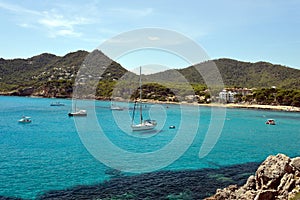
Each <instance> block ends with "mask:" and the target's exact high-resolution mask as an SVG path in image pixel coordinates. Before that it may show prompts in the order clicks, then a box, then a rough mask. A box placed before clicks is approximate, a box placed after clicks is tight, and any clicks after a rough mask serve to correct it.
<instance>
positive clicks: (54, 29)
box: [0, 2, 92, 37]
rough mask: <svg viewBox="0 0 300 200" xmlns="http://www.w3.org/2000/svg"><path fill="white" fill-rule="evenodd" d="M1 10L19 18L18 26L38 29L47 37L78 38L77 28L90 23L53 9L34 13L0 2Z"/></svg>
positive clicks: (33, 11)
mask: <svg viewBox="0 0 300 200" xmlns="http://www.w3.org/2000/svg"><path fill="white" fill-rule="evenodd" d="M1 8H2V9H5V10H8V11H10V12H13V13H14V14H16V15H17V16H19V17H18V18H17V20H18V22H17V23H16V24H17V25H18V26H20V27H22V28H34V29H40V30H42V31H45V32H46V33H47V36H49V37H57V36H64V37H67V36H71V37H80V36H81V35H82V33H81V32H79V31H77V28H79V27H80V26H82V25H86V24H90V23H92V21H91V20H89V19H87V18H85V17H82V16H80V15H76V14H75V15H74V14H73V13H61V12H59V11H57V10H55V9H51V10H48V11H36V10H30V9H26V8H24V7H21V6H19V5H14V4H8V3H3V2H0V9H1ZM19 21H20V22H19Z"/></svg>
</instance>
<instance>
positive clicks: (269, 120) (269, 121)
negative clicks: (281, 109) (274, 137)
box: [266, 119, 276, 125]
mask: <svg viewBox="0 0 300 200" xmlns="http://www.w3.org/2000/svg"><path fill="white" fill-rule="evenodd" d="M266 124H269V125H275V124H276V123H275V120H274V119H268V120H267V121H266Z"/></svg>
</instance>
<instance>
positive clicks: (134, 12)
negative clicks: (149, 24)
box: [110, 8, 153, 18]
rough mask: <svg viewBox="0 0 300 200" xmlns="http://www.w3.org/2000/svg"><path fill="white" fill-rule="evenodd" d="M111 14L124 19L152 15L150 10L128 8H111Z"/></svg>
mask: <svg viewBox="0 0 300 200" xmlns="http://www.w3.org/2000/svg"><path fill="white" fill-rule="evenodd" d="M110 11H111V12H113V13H116V14H118V15H119V16H126V17H135V18H139V17H145V16H148V15H150V14H152V13H153V9H152V8H145V9H129V8H113V9H110Z"/></svg>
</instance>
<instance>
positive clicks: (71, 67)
mask: <svg viewBox="0 0 300 200" xmlns="http://www.w3.org/2000/svg"><path fill="white" fill-rule="evenodd" d="M212 65H216V66H217V67H218V69H219V72H220V74H221V76H222V79H223V82H224V85H225V87H247V88H258V89H259V88H270V87H271V86H276V87H277V88H281V89H295V90H299V89H300V70H298V69H293V68H289V67H285V66H281V65H273V64H271V63H266V62H257V63H250V62H241V61H237V60H232V59H218V60H213V61H207V62H204V63H199V64H197V65H195V66H191V67H187V68H184V69H178V70H167V71H164V72H159V73H156V74H151V75H143V77H142V78H143V83H144V86H143V90H145V97H150V98H153V99H159V100H166V99H167V98H168V99H171V98H173V97H174V95H175V96H176V97H184V96H189V95H190V94H193V93H195V94H198V95H199V96H205V98H208V99H209V95H208V94H206V93H205V92H204V90H205V89H207V87H206V85H205V82H204V81H203V78H202V77H201V75H200V74H199V73H198V71H205V73H206V74H205V75H206V77H208V78H209V79H210V80H212V81H213V80H215V79H216V75H215V74H214V72H213V71H211V70H210V69H211V68H210V67H211V66H212ZM106 66H108V67H107V68H106ZM79 69H80V71H78V70H79ZM196 69H198V71H197V70H196ZM124 75H125V76H124ZM76 78H77V81H78V82H79V83H80V84H81V85H84V87H83V89H84V90H88V89H90V88H89V86H88V84H87V83H85V80H98V81H99V82H98V83H97V88H96V91H95V93H96V96H97V97H99V98H110V97H111V96H112V95H113V96H122V95H123V96H124V95H125V96H126V95H127V97H129V96H131V98H133V97H134V96H135V95H133V94H134V91H135V90H136V89H137V88H138V76H137V75H135V74H133V73H131V72H128V71H127V70H126V69H124V68H123V67H122V66H121V65H120V64H118V63H116V62H114V61H112V60H111V59H110V58H108V57H107V56H106V55H104V54H103V53H102V52H101V51H99V50H96V51H93V52H91V53H89V52H86V51H77V52H72V53H69V54H67V55H65V56H56V55H52V54H47V53H44V54H41V55H38V56H34V57H32V58H28V59H12V60H5V59H0V92H1V94H4V95H21V96H22V95H23V96H28V95H35V96H42V97H71V96H72V93H73V86H74V82H75V79H76ZM153 83H156V84H153ZM154 87H155V88H154ZM116 88H118V91H117V90H114V89H116ZM149 88H150V89H151V90H155V91H158V93H157V94H156V93H153V91H149ZM191 90H193V91H191ZM217 92H218V91H217ZM146 93H148V94H146ZM150 93H151V94H150ZM202 101H204V102H205V99H204V100H202Z"/></svg>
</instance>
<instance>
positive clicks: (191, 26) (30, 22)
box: [0, 0, 300, 69]
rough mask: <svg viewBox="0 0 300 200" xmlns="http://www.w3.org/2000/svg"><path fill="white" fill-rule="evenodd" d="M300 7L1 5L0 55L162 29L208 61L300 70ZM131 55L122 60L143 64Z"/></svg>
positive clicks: (187, 2) (118, 2) (122, 0)
mask: <svg viewBox="0 0 300 200" xmlns="http://www.w3.org/2000/svg"><path fill="white" fill-rule="evenodd" d="M299 10H300V1H298V0H288V1H286V0H242V1H241V0H210V1H202V0H184V1H183V0H151V1H141V0H110V1H107V0H106V1H105V0H43V1H36V0H0V23H1V31H0V34H1V37H0V41H1V42H0V44H1V45H0V57H2V58H4V59H13V58H29V57H32V56H35V55H39V54H42V53H46V52H47V53H51V54H55V55H58V56H63V55H65V54H67V53H69V52H74V51H77V50H86V51H92V50H94V49H96V48H98V47H99V46H101V44H103V43H105V41H108V40H110V39H111V38H114V37H116V36H117V35H120V34H123V33H126V32H130V31H133V30H137V29H143V28H159V29H166V30H170V31H174V32H176V33H179V34H181V35H183V36H185V37H187V38H189V39H190V40H192V41H194V42H195V43H196V44H197V45H199V46H200V47H201V48H202V49H203V50H204V51H205V52H206V54H207V55H208V56H209V58H211V59H218V58H232V59H237V60H240V61H247V62H257V61H266V62H271V63H273V64H281V65H285V66H288V67H293V68H298V69H300V59H299V53H300V12H299ZM152 39H155V38H152ZM146 53H148V54H149V51H146ZM156 53H157V52H156ZM150 57H151V56H150ZM161 57H165V58H166V59H168V60H176V59H172V58H170V57H169V56H161ZM175 57H176V56H175ZM130 58H131V57H130V55H128V56H127V57H126V56H125V57H124V56H123V58H119V59H118V60H117V61H119V62H120V63H121V64H123V63H124V65H125V68H126V66H129V65H131V64H132V65H138V64H137V63H130V60H133V59H130ZM147 62H150V64H151V61H147ZM159 62H162V61H159ZM162 63H163V62H162ZM176 63H177V65H176V66H175V67H177V68H179V67H185V66H183V65H184V62H181V61H176ZM156 64H157V63H156ZM173 64H174V62H173Z"/></svg>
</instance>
